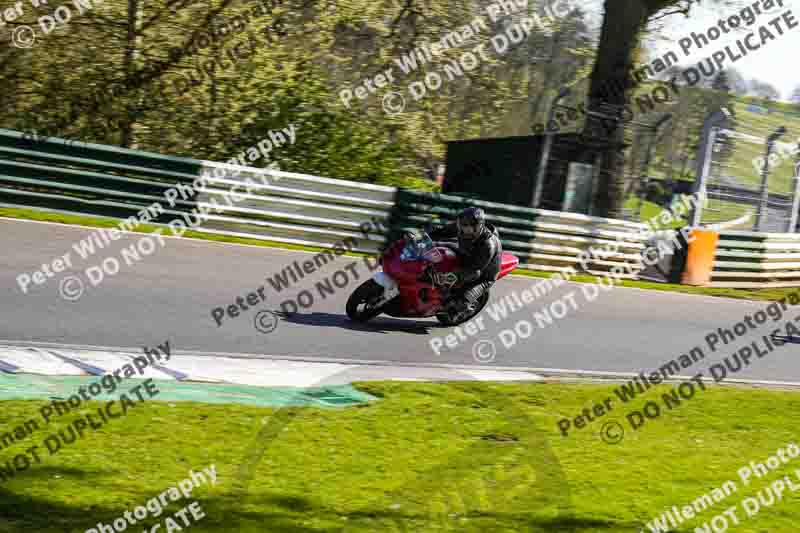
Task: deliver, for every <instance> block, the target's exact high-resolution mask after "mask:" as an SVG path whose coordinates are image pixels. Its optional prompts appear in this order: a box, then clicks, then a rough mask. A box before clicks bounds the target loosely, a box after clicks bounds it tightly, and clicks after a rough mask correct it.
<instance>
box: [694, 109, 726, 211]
mask: <svg viewBox="0 0 800 533" xmlns="http://www.w3.org/2000/svg"><path fill="white" fill-rule="evenodd" d="M730 116H731V113H730V111H728V110H727V109H726V108H724V107H723V108H721V109H720V110H719V111H715V112H713V113H709V115H708V116H707V117H706V120H705V122H704V123H703V133H702V134H701V137H700V145H699V146H698V147H697V161H698V166H697V169H698V171H699V176H697V179H696V180H695V188H694V193H695V194H696V195H697V201H695V202H694V207H693V209H692V222H691V225H692V226H695V227H696V226H699V225H700V219H701V218H702V214H703V206H704V205H705V203H706V182H707V181H708V175H709V174H710V173H711V151H712V149H713V148H714V142H715V141H716V139H717V132H718V131H719V128H720V127H721V126H722V125H723V124H724V123H725V121H727V120H728V118H729V117H730Z"/></svg>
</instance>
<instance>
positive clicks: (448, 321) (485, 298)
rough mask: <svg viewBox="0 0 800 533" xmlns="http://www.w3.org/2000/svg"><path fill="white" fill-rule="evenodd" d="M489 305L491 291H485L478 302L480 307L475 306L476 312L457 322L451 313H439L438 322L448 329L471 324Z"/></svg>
mask: <svg viewBox="0 0 800 533" xmlns="http://www.w3.org/2000/svg"><path fill="white" fill-rule="evenodd" d="M487 303H489V291H485V292H484V293H483V295H482V296H481V298H480V300H478V305H476V306H475V310H474V311H473V312H472V313H469V314H468V315H466V316H464V317H462V318H460V319H459V320H457V321H453V319H452V317H451V316H450V313H437V314H436V320H438V321H439V323H440V324H441V325H443V326H446V327H453V326H458V325H459V324H463V323H464V322H469V321H470V320H472V319H473V318H475V317H476V316H477V315H478V313H480V312H481V311H483V308H484V307H486V304H487Z"/></svg>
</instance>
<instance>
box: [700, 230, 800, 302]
mask: <svg viewBox="0 0 800 533" xmlns="http://www.w3.org/2000/svg"><path fill="white" fill-rule="evenodd" d="M709 286H711V287H743V288H747V287H753V288H760V287H798V286H800V235H798V234H796V233H760V232H758V233H757V232H752V231H733V230H723V231H720V234H719V242H718V243H717V250H716V254H715V257H714V270H713V271H712V273H711V283H710V285H709Z"/></svg>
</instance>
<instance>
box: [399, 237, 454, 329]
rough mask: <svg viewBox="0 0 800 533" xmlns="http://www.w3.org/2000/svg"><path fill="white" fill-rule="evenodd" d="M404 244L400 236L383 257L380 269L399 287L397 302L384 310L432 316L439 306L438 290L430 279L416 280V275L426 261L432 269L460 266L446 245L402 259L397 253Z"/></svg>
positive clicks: (421, 272) (423, 269) (424, 267)
mask: <svg viewBox="0 0 800 533" xmlns="http://www.w3.org/2000/svg"><path fill="white" fill-rule="evenodd" d="M404 246H405V241H404V240H402V239H401V240H400V241H398V242H397V243H395V245H394V246H392V247H391V248H390V249H389V250H387V251H386V254H385V255H384V257H383V271H384V273H386V275H388V276H390V277H391V278H392V279H393V280H394V281H395V282H396V283H397V286H398V289H399V290H400V295H399V297H398V300H397V302H396V303H395V305H393V306H392V307H391V308H387V309H386V310H385V313H386V314H388V315H390V316H398V317H429V316H433V315H435V314H436V313H437V312H438V311H440V310H441V308H442V305H443V294H442V291H441V289H440V288H438V287H436V286H434V285H432V284H431V283H428V282H426V281H420V278H422V277H423V274H424V273H425V269H426V268H427V267H428V266H429V265H430V266H432V267H433V269H434V270H435V271H436V272H440V273H449V272H456V271H457V270H458V269H459V266H460V261H459V259H458V256H457V255H456V253H455V252H453V250H451V249H449V248H445V247H441V246H436V247H434V248H431V249H430V250H428V251H427V252H425V253H424V254H423V255H422V257H421V258H420V259H418V260H412V261H402V260H401V259H400V253H401V252H402V250H403V247H404Z"/></svg>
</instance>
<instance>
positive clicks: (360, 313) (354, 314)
mask: <svg viewBox="0 0 800 533" xmlns="http://www.w3.org/2000/svg"><path fill="white" fill-rule="evenodd" d="M381 296H383V287H382V286H381V285H379V284H378V283H377V282H376V281H375V280H372V279H368V280H367V281H365V282H364V283H362V284H361V285H359V286H358V287H357V288H356V290H354V291H353V294H351V295H350V298H348V299H347V306H346V310H347V316H348V318H350V320H353V321H355V322H366V321H368V320H371V319H373V318H375V317H376V316H378V315H379V314H381V313H382V312H383V305H379V306H377V307H376V306H374V305H372V302H375V301H377V300H379V299H380V297H381ZM362 305H363V308H362V307H361V306H362Z"/></svg>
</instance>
